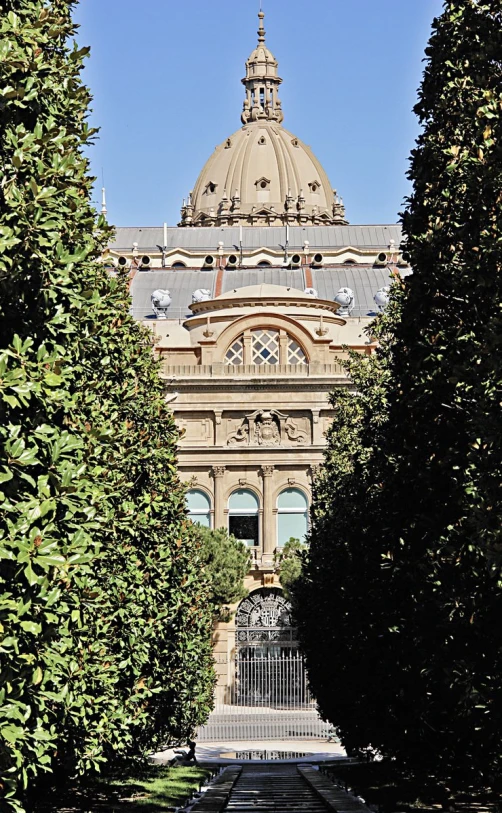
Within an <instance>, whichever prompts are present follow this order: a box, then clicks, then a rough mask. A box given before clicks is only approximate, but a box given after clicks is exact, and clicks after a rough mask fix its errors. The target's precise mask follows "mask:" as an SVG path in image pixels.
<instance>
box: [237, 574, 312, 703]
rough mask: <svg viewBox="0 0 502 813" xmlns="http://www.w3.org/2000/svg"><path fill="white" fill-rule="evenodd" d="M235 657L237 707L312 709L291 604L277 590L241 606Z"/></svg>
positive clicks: (260, 592)
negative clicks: (309, 707)
mask: <svg viewBox="0 0 502 813" xmlns="http://www.w3.org/2000/svg"><path fill="white" fill-rule="evenodd" d="M235 655H236V657H235V693H234V702H235V703H236V704H237V705H241V706H262V707H268V708H274V709H284V708H292V707H293V708H305V707H306V706H307V707H308V706H310V705H311V704H312V702H313V700H312V697H311V696H310V692H309V691H308V687H307V676H306V672H305V667H304V663H303V656H302V654H301V653H300V651H299V649H298V643H297V640H296V630H295V628H294V627H293V623H292V618H291V604H290V603H289V601H288V600H287V599H286V598H285V596H284V594H283V592H282V590H280V589H279V588H277V587H270V588H267V587H262V588H260V589H258V590H255V591H253V592H252V593H250V594H249V596H247V598H245V599H243V601H241V603H240V605H239V607H238V609H237V612H236V615H235Z"/></svg>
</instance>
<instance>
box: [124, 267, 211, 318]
mask: <svg viewBox="0 0 502 813" xmlns="http://www.w3.org/2000/svg"><path fill="white" fill-rule="evenodd" d="M215 278H216V272H215V271H213V270H209V271H183V270H179V271H138V272H137V274H136V275H135V277H134V279H133V281H132V284H131V290H130V293H131V297H132V313H133V316H135V317H136V319H148V318H150V317H153V311H152V303H151V299H150V297H151V295H152V293H153V292H154V291H155V290H157V289H158V288H167V290H168V291H169V292H170V294H171V299H172V303H171V306H170V308H169V315H170V317H171V318H172V319H186V317H187V316H192V312H191V311H190V310H189V309H188V306H189V305H191V304H192V293H193V292H194V291H196V290H197V289H198V288H207V289H208V290H209V291H211V297H213V296H214V283H215Z"/></svg>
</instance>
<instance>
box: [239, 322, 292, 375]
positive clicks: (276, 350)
mask: <svg viewBox="0 0 502 813" xmlns="http://www.w3.org/2000/svg"><path fill="white" fill-rule="evenodd" d="M246 338H247V339H248V341H247V342H246V341H245V339H246ZM246 354H247V355H248V358H246ZM225 364H227V365H229V366H230V365H235V366H237V365H239V364H256V365H257V366H261V365H264V364H267V365H276V364H291V365H297V364H307V356H306V355H305V351H304V350H303V348H302V346H301V345H300V344H299V342H297V341H296V339H294V338H293V337H292V336H290V334H289V333H286V331H284V330H276V329H275V328H257V329H255V330H249V331H245V332H244V333H242V334H241V336H239V337H238V338H237V339H235V340H234V341H233V342H232V344H231V345H230V347H229V348H228V350H227V352H226V354H225Z"/></svg>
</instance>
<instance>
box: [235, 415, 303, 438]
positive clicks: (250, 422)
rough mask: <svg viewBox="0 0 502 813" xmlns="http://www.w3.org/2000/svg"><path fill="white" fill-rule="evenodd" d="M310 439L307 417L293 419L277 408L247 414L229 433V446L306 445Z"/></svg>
mask: <svg viewBox="0 0 502 813" xmlns="http://www.w3.org/2000/svg"><path fill="white" fill-rule="evenodd" d="M308 440H309V424H308V419H307V418H302V417H300V418H297V419H293V418H292V417H291V416H289V415H285V414H284V413H283V412H278V411H277V410H276V409H258V410H256V411H255V412H252V413H251V414H250V415H246V416H245V417H244V418H243V419H242V420H241V422H240V423H239V424H238V425H237V426H236V425H235V424H234V425H233V426H231V428H230V431H229V433H228V435H227V445H228V446H304V445H305V444H307V443H308Z"/></svg>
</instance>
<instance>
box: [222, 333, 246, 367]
mask: <svg viewBox="0 0 502 813" xmlns="http://www.w3.org/2000/svg"><path fill="white" fill-rule="evenodd" d="M242 361H243V344H242V336H240V337H239V338H238V339H237V340H236V341H235V342H234V343H233V344H232V345H231V346H230V347H229V348H228V350H227V353H226V356H225V364H242Z"/></svg>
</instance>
